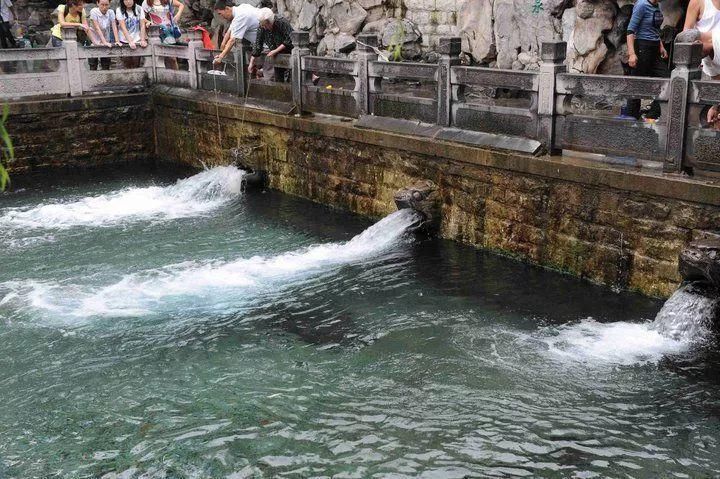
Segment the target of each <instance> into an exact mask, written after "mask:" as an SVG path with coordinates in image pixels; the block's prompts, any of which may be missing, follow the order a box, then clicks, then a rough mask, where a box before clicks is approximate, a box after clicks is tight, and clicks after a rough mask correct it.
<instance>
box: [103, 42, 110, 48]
mask: <svg viewBox="0 0 720 479" xmlns="http://www.w3.org/2000/svg"><path fill="white" fill-rule="evenodd" d="M103 45H104V46H106V47H108V48H112V45H111V44H110V43H109V42H108V41H103Z"/></svg>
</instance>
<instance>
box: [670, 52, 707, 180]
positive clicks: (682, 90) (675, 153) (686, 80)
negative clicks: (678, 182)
mask: <svg viewBox="0 0 720 479" xmlns="http://www.w3.org/2000/svg"><path fill="white" fill-rule="evenodd" d="M701 60H702V45H700V44H691V43H676V44H675V48H674V51H673V61H674V62H675V69H674V70H673V71H672V73H670V98H669V102H668V111H669V115H668V119H667V137H666V140H665V141H666V143H665V161H664V162H663V171H665V172H679V171H681V170H682V166H683V164H682V163H683V157H684V154H685V133H686V126H687V109H688V95H689V93H690V82H691V81H692V80H698V79H700V61H701Z"/></svg>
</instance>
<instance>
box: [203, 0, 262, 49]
mask: <svg viewBox="0 0 720 479" xmlns="http://www.w3.org/2000/svg"><path fill="white" fill-rule="evenodd" d="M215 11H216V12H217V13H218V15H220V16H221V17H223V18H224V19H225V20H227V21H229V22H230V28H228V31H227V33H225V38H223V41H222V43H221V44H220V50H222V51H221V52H220V54H219V55H217V56H216V57H215V59H214V60H213V63H220V62H222V60H223V58H225V57H226V56H227V54H228V53H230V50H232V47H233V45H234V44H235V41H236V40H240V41H242V40H246V41H248V42H250V43H251V44H254V43H255V40H256V39H257V34H258V28H259V27H260V23H259V22H258V17H259V15H260V9H259V8H255V7H253V6H252V5H248V4H247V3H243V4H241V5H238V6H237V7H233V6H232V3H231V0H217V2H216V3H215Z"/></svg>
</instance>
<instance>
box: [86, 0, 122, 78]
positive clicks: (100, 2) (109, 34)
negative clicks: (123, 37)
mask: <svg viewBox="0 0 720 479" xmlns="http://www.w3.org/2000/svg"><path fill="white" fill-rule="evenodd" d="M90 20H91V21H92V26H93V32H94V34H95V35H94V36H95V42H94V44H95V45H102V46H104V47H108V48H109V47H112V46H113V45H116V46H121V45H122V44H121V43H120V38H119V35H118V30H117V22H116V21H115V12H114V11H113V10H112V9H111V8H110V0H97V7H95V8H93V9H92V10H90ZM88 63H89V65H90V69H91V70H97V67H98V59H97V58H88ZM110 65H111V59H110V57H102V58H100V68H102V69H103V70H109V69H110Z"/></svg>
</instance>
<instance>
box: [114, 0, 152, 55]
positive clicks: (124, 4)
mask: <svg viewBox="0 0 720 479" xmlns="http://www.w3.org/2000/svg"><path fill="white" fill-rule="evenodd" d="M115 18H117V21H118V25H119V27H120V28H119V29H118V30H119V33H120V43H122V44H123V45H128V46H129V47H130V49H132V50H135V49H137V47H138V45H140V47H142V48H145V47H147V45H148V44H147V33H146V32H145V14H144V13H143V10H142V7H140V5H136V4H135V0H121V1H120V6H119V7H117V10H115ZM141 61H142V58H140V57H124V58H123V59H122V62H123V65H124V66H125V68H137V67H139V66H140V63H141Z"/></svg>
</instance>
